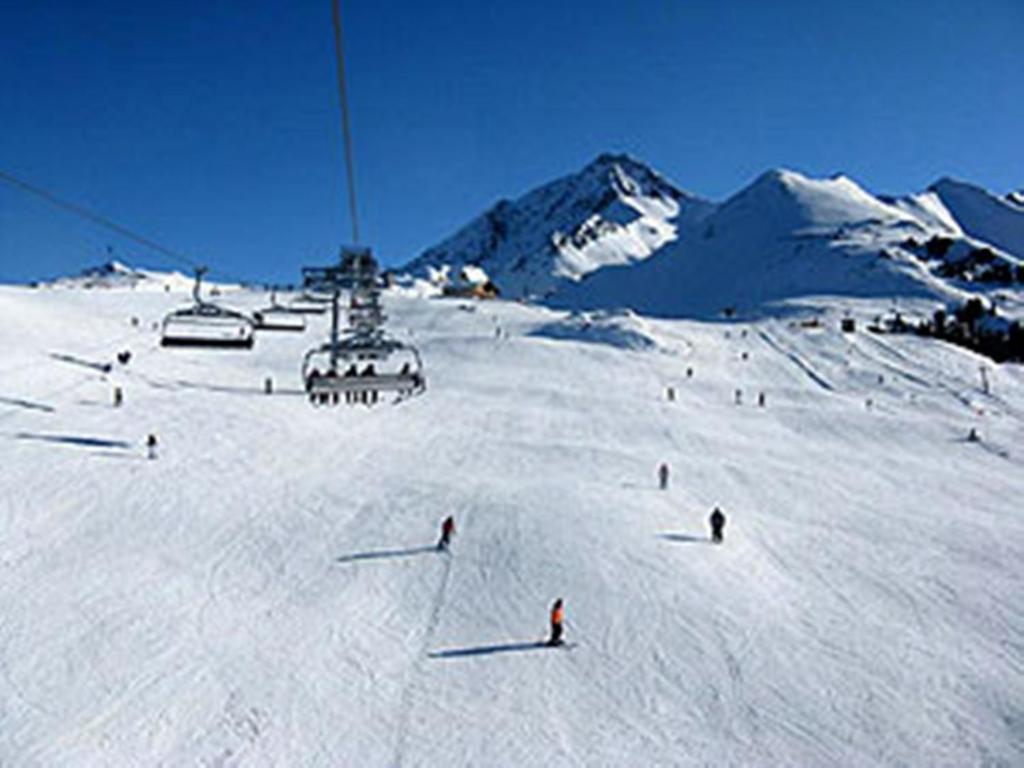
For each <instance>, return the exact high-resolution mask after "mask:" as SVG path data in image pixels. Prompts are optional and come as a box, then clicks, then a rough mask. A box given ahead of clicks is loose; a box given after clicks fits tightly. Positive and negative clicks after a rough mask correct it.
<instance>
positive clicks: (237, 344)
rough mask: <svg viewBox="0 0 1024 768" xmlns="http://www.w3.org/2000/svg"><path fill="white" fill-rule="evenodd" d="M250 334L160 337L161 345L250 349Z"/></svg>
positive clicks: (251, 340)
mask: <svg viewBox="0 0 1024 768" xmlns="http://www.w3.org/2000/svg"><path fill="white" fill-rule="evenodd" d="M254 341H255V340H254V338H253V337H252V335H249V336H241V337H239V338H237V339H215V338H211V337H209V336H205V337H204V336H164V337H162V338H161V339H160V346H162V347H211V348H215V349H252V346H253V343H254Z"/></svg>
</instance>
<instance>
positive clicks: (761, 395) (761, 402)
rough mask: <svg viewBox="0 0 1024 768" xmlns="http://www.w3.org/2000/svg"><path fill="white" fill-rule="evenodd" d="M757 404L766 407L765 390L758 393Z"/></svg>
mask: <svg viewBox="0 0 1024 768" xmlns="http://www.w3.org/2000/svg"><path fill="white" fill-rule="evenodd" d="M757 406H758V407H759V408H764V392H758V393H757Z"/></svg>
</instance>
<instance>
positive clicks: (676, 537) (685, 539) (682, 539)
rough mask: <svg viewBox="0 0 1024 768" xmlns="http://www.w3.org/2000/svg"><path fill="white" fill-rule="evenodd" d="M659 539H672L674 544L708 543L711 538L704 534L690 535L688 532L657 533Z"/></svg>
mask: <svg viewBox="0 0 1024 768" xmlns="http://www.w3.org/2000/svg"><path fill="white" fill-rule="evenodd" d="M658 538H659V539H664V540H665V541H673V542H675V543H676V544H710V543H711V540H710V539H708V538H707V537H706V536H691V535H690V534H688V533H659V534H658Z"/></svg>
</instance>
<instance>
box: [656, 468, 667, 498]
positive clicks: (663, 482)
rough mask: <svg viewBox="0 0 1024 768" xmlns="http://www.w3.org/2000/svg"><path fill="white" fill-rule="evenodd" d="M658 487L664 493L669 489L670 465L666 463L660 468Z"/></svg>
mask: <svg viewBox="0 0 1024 768" xmlns="http://www.w3.org/2000/svg"><path fill="white" fill-rule="evenodd" d="M658 487H659V488H660V489H661V490H663V491H664V490H667V489H668V464H666V463H665V462H662V463H661V465H660V466H659V467H658Z"/></svg>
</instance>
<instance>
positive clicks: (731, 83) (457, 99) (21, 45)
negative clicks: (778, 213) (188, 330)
mask: <svg viewBox="0 0 1024 768" xmlns="http://www.w3.org/2000/svg"><path fill="white" fill-rule="evenodd" d="M343 13H344V17H345V25H346V37H347V40H346V43H347V46H348V57H347V66H348V71H349V90H350V96H351V102H352V118H353V131H354V134H355V153H356V163H355V165H356V177H357V185H358V194H359V197H360V201H359V202H360V209H361V216H360V219H361V221H360V227H361V230H362V233H363V240H364V242H366V243H369V244H371V245H373V246H374V247H375V249H376V250H377V252H378V254H379V255H380V256H381V258H382V260H383V261H384V262H385V263H389V264H397V263H403V262H405V261H406V260H408V259H410V258H412V257H414V256H415V255H416V254H417V253H418V252H419V251H421V250H422V249H423V248H426V247H428V246H430V245H432V244H434V243H435V242H436V241H438V240H439V239H441V238H443V237H445V236H446V235H448V234H450V233H451V232H452V231H453V230H454V229H456V228H457V227H459V226H460V225H462V224H463V223H465V222H466V221H467V220H469V219H470V218H471V217H473V216H475V215H476V214H478V213H480V212H481V211H483V210H484V209H485V208H486V207H487V206H489V205H490V204H492V203H493V202H495V201H496V200H497V199H499V198H501V197H515V196H517V195H519V194H521V193H523V192H525V191H527V190H528V189H530V188H532V187H533V186H536V185H538V184H540V183H543V182H546V181H549V180H551V179H553V178H555V177H557V176H559V175H562V174H565V173H569V172H572V171H574V170H576V169H578V168H579V167H581V166H583V165H585V164H586V163H587V162H589V161H590V160H591V159H593V157H595V156H596V155H598V154H600V153H601V152H604V151H626V152H629V153H631V154H633V155H635V156H637V157H638V158H640V159H642V160H645V161H647V162H648V163H650V164H651V165H652V166H653V167H655V168H656V169H658V170H660V171H661V172H662V173H664V174H665V175H667V176H668V177H669V178H671V179H673V180H674V181H675V182H676V183H678V184H679V185H680V186H682V187H684V188H686V189H689V190H691V191H693V192H697V193H699V194H703V195H705V196H708V197H711V198H715V199H718V198H722V197H724V196H727V195H729V194H731V193H732V192H735V191H738V189H739V188H740V187H741V186H742V185H744V184H746V183H747V182H749V181H750V180H751V179H752V178H753V177H755V176H756V175H757V174H758V173H760V172H761V171H763V170H765V169H767V168H769V167H775V166H785V167H789V168H795V169H797V170H800V171H803V172H806V173H810V174H831V173H834V172H836V171H843V172H845V173H847V174H850V175H851V176H853V177H854V178H855V179H857V180H858V181H860V182H861V183H862V184H864V185H865V186H866V187H868V188H869V189H871V190H873V191H876V192H904V191H912V190H918V189H920V188H923V187H925V186H927V185H928V184H929V183H930V182H932V181H934V180H935V179H936V178H938V177H939V176H942V175H953V176H957V177H961V178H965V179H968V180H972V181H976V182H978V183H980V184H983V185H985V186H988V187H990V188H992V189H994V190H995V191H998V192H1006V191H1008V190H1010V189H1016V188H1021V187H1024V152H1022V149H1021V147H1022V134H1021V126H1024V87H1022V83H1024V74H1022V73H1024V45H1022V44H1021V40H1024V2H1020V0H977V1H976V2H966V0H964V1H963V2H947V1H946V0H932V1H931V2H925V1H917V0H905V1H904V2H899V1H892V0H890V1H889V2H874V1H869V2H852V1H851V2H821V0H817V2H803V1H794V2H768V1H767V0H764V1H758V2H753V1H752V2H727V1H725V0H720V1H719V2H713V1H711V0H709V1H707V2H704V1H701V0H644V2H627V1H625V0H619V1H618V2H612V1H607V0H585V1H584V0H548V1H547V2H538V1H536V0H515V2H500V3H499V2H489V1H485V0H476V1H467V2H455V1H454V0H436V2H430V3H426V2H416V1H411V0H375V1H374V2H370V0H348V1H347V2H344V1H343ZM0 30H3V34H0V170H3V171H6V172H7V173H11V174H14V175H17V176H20V177H23V178H25V179H26V180H29V181H31V182H33V183H36V184H39V185H41V186H43V187H45V188H47V189H49V190H51V191H52V192H54V193H56V194H59V195H62V196H64V197H66V198H68V199H70V200H73V201H75V202H78V203H80V204H82V205H85V206H88V207H91V208H94V209H96V210H97V211H99V212H101V213H103V214H104V215H106V216H109V217H110V218H112V219H114V220H115V221H118V222H120V223H122V224H125V225H127V226H129V227H132V228H134V229H136V230H139V231H140V232H142V233H144V234H146V235H149V236H151V237H152V238H153V239H155V240H157V241H159V242H161V243H164V244H165V245H168V246H170V247H172V248H174V249H176V250H179V251H183V252H185V253H188V254H190V255H192V256H193V257H194V258H196V259H197V260H199V261H202V262H206V263H209V264H210V265H211V266H212V267H213V268H214V269H215V270H216V271H218V272H219V273H220V275H221V276H222V277H234V278H248V279H261V280H276V281H292V280H295V279H297V277H298V274H299V266H300V265H302V264H308V263H318V262H324V261H326V260H328V259H331V258H333V256H334V254H335V252H336V250H337V247H338V245H339V244H340V243H341V242H343V241H346V240H347V239H348V236H349V224H348V218H347V208H346V204H345V196H344V195H345V191H344V184H343V178H344V176H343V168H342V165H341V139H340V130H339V119H338V105H337V92H336V87H335V80H334V69H333V66H334V65H333V39H332V36H331V35H332V33H331V10H330V0H315V1H313V0H264V1H262V2H243V1H242V0H222V1H220V2H217V1H215V0H202V1H199V0H177V1H176V2H160V1H158V0H153V1H152V2H145V3H140V2H137V0H131V1H129V0H116V1H115V0H89V2H81V1H80V0H76V1H75V2H71V1H70V0H35V1H34V2H15V1H14V0H7V2H3V1H2V0H0ZM108 244H110V245H112V246H113V247H114V253H115V255H117V256H118V257H119V258H121V259H123V260H126V261H128V262H131V263H136V264H142V265H152V266H174V264H173V263H172V262H169V261H168V260H167V259H166V258H164V257H161V256H159V255H157V254H151V253H146V252H145V251H144V250H143V249H141V248H139V247H137V246H135V245H133V244H131V243H129V242H126V241H124V240H122V239H120V238H118V237H117V236H114V235H111V234H108V233H107V232H105V231H103V230H101V229H98V228H97V227H95V226H94V225H91V224H86V223H83V222H80V221H78V220H76V219H74V218H72V217H70V216H69V215H68V214H65V213H62V212H59V211H54V210H52V209H50V208H49V207H47V206H46V205H45V204H43V203H40V202H37V201H35V200H32V199H31V198H28V197H26V196H25V195H24V194H23V193H19V192H16V191H13V190H11V189H10V188H7V187H5V186H3V185H0V280H4V281H10V280H29V279H34V278H42V277H48V276H53V275H57V274H62V273H67V272H71V271H76V270H78V269H80V268H82V267H83V266H86V265H89V264H93V263H96V262H99V261H102V260H103V259H104V258H105V249H106V246H107V245H108Z"/></svg>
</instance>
